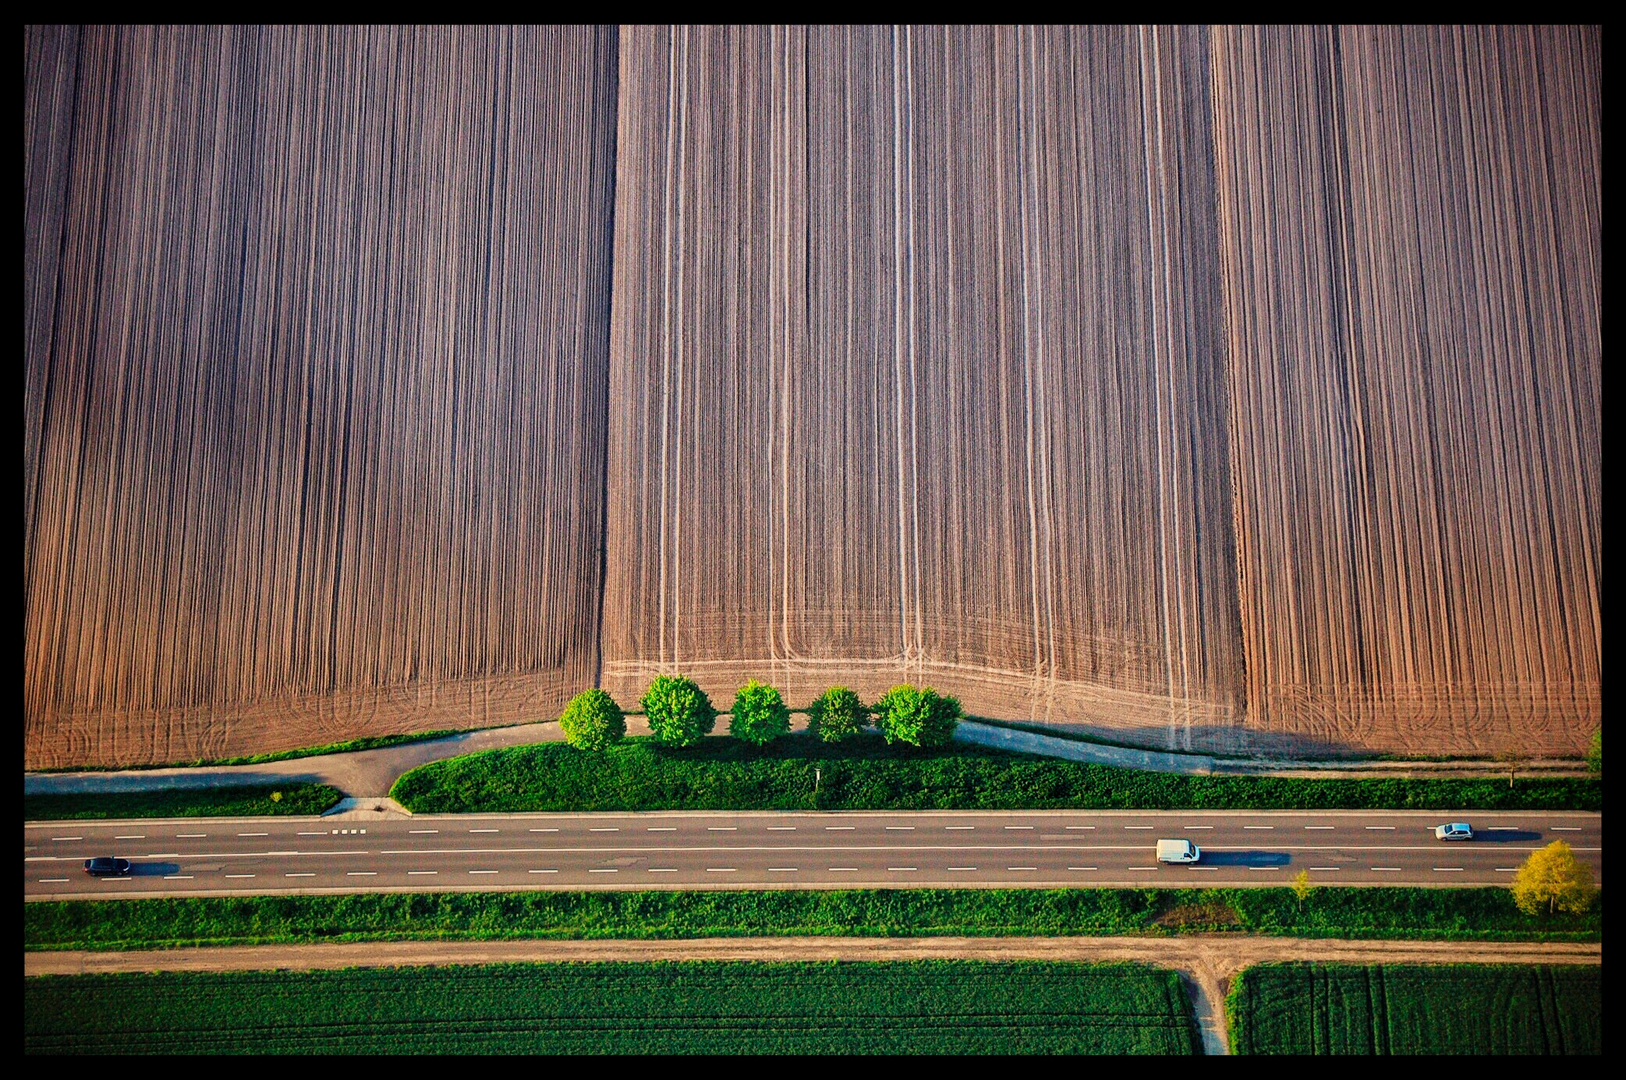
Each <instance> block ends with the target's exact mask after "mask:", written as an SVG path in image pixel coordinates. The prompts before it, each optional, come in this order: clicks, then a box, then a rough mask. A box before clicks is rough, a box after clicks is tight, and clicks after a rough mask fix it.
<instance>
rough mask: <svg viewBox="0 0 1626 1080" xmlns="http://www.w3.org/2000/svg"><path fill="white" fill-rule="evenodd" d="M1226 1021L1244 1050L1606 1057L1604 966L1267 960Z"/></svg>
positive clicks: (1245, 979)
mask: <svg viewBox="0 0 1626 1080" xmlns="http://www.w3.org/2000/svg"><path fill="white" fill-rule="evenodd" d="M1226 1015H1227V1018H1228V1021H1229V1023H1230V1030H1231V1047H1232V1050H1233V1051H1234V1052H1235V1053H1238V1054H1469V1055H1474V1056H1479V1055H1484V1054H1601V1053H1603V969H1602V968H1601V967H1592V966H1585V967H1582V966H1562V965H1546V964H1543V965H1536V964H1439V965H1432V964H1431V965H1428V966H1421V965H1398V964H1305V963H1290V964H1260V965H1258V966H1256V967H1251V968H1248V969H1247V970H1245V971H1243V972H1242V973H1241V974H1240V975H1238V976H1237V978H1236V979H1235V980H1234V981H1233V982H1232V984H1231V992H1230V995H1229V996H1228V998H1227V1000H1226Z"/></svg>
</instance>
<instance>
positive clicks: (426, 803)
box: [391, 733, 1603, 813]
mask: <svg viewBox="0 0 1626 1080" xmlns="http://www.w3.org/2000/svg"><path fill="white" fill-rule="evenodd" d="M815 768H817V769H818V770H819V771H820V772H821V773H822V779H821V781H820V784H819V797H818V802H817V807H816V808H817V809H821V810H1013V809H1034V810H1048V809H1136V810H1157V809H1168V810H1176V809H1182V810H1183V809H1214V810H1243V809H1246V810H1270V809H1383V810H1423V809H1438V810H1476V809H1487V810H1512V809H1535V808H1539V809H1554V810H1556V809H1571V810H1601V809H1602V808H1603V787H1602V782H1601V781H1600V780H1596V779H1591V778H1576V779H1561V780H1554V779H1540V780H1521V781H1519V783H1518V784H1517V785H1515V786H1514V787H1511V788H1510V787H1508V784H1507V781H1506V780H1505V779H1498V778H1495V777H1491V778H1485V779H1478V780H1455V779H1446V780H1437V779H1418V780H1405V779H1392V780H1387V779H1386V780H1300V779H1291V778H1283V777H1270V776H1186V775H1182V774H1177V773H1158V772H1142V771H1139V770H1136V769H1123V768H1117V767H1115V766H1111V765H1090V764H1084V763H1081V762H1075V761H1058V760H1056V759H1054V758H1043V757H1034V756H1031V755H1026V754H1013V753H1009V752H1007V751H1003V750H995V749H991V748H987V747H980V746H966V745H961V744H955V745H952V746H948V747H943V748H940V749H935V750H921V749H916V748H914V747H909V746H902V745H899V746H888V745H886V743H884V742H883V741H882V740H881V739H880V737H878V736H876V735H873V734H865V735H861V736H857V737H854V738H851V739H848V740H845V741H843V742H839V743H825V742H821V741H820V740H819V739H817V738H815V737H812V736H809V735H807V734H805V733H799V734H795V735H789V736H786V737H785V738H782V739H776V740H774V741H773V742H772V743H770V744H769V745H768V746H766V747H763V748H762V749H757V748H755V747H750V746H746V745H744V744H742V743H740V742H739V740H737V739H723V738H711V739H705V740H703V741H702V743H701V744H700V745H699V746H694V747H690V748H687V749H676V748H672V747H666V746H661V745H659V744H657V743H655V742H653V741H652V740H649V739H627V740H626V741H625V742H623V743H620V744H618V745H615V746H612V747H610V748H609V749H608V750H605V751H604V752H602V753H583V752H581V751H578V750H574V749H572V748H571V747H568V746H564V745H561V744H558V743H547V744H542V745H536V746H519V747H513V748H511V749H503V750H487V751H483V752H481V753H476V754H468V755H465V756H463V757H456V758H448V759H447V760H445V761H437V762H433V763H431V764H428V765H423V766H420V767H419V768H416V769H414V770H412V771H411V772H409V773H407V774H406V775H405V776H402V777H401V778H400V779H399V780H397V781H396V782H395V787H394V789H393V790H392V791H391V794H392V795H393V796H394V797H395V798H396V799H397V800H398V801H399V802H400V803H401V804H402V805H403V806H405V807H407V808H408V809H410V810H412V811H414V812H416V813H466V812H475V811H480V812H521V811H591V810H806V809H810V808H814V797H813V781H814V769H815Z"/></svg>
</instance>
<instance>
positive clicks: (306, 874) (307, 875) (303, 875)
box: [282, 871, 316, 877]
mask: <svg viewBox="0 0 1626 1080" xmlns="http://www.w3.org/2000/svg"><path fill="white" fill-rule="evenodd" d="M282 876H283V877H315V876H316V875H315V874H314V873H311V872H309V871H303V872H300V873H295V874H284V875H282Z"/></svg>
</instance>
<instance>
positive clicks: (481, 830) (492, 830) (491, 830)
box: [469, 829, 497, 833]
mask: <svg viewBox="0 0 1626 1080" xmlns="http://www.w3.org/2000/svg"><path fill="white" fill-rule="evenodd" d="M496 831H497V830H496V829H470V830H469V832H471V833H476V832H496Z"/></svg>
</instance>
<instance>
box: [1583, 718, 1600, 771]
mask: <svg viewBox="0 0 1626 1080" xmlns="http://www.w3.org/2000/svg"><path fill="white" fill-rule="evenodd" d="M1586 767H1587V768H1589V769H1591V770H1592V771H1593V772H1595V773H1599V774H1600V775H1601V774H1602V773H1603V728H1599V729H1598V730H1597V731H1594V732H1593V733H1592V745H1591V746H1589V747H1587V748H1586Z"/></svg>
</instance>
